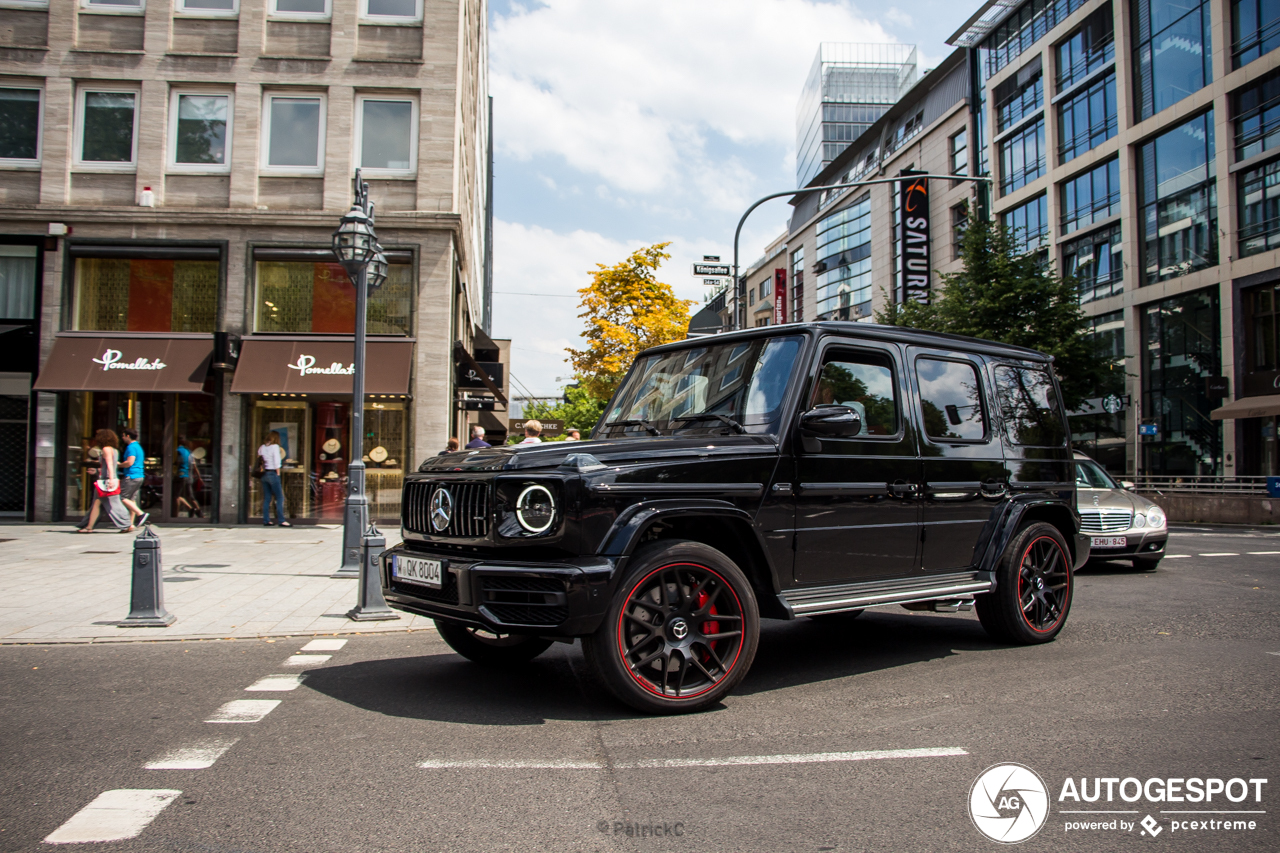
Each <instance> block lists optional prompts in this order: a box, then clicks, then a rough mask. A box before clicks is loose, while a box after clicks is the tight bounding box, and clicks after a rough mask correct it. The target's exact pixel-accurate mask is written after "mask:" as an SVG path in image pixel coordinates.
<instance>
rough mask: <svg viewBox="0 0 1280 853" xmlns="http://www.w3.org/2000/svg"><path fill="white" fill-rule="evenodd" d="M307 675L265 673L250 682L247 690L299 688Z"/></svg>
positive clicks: (272, 690)
mask: <svg viewBox="0 0 1280 853" xmlns="http://www.w3.org/2000/svg"><path fill="white" fill-rule="evenodd" d="M304 678H306V676H305V675H264V676H263V677H262V678H259V679H258V680H257V681H255V682H253V684H250V685H249V686H248V687H246V688H245V690H255V691H262V692H268V691H271V692H274V691H279V690H297V689H298V685H300V684H302V679H304Z"/></svg>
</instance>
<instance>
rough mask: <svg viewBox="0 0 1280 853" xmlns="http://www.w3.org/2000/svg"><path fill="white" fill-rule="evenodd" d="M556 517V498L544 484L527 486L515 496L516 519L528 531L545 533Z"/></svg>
mask: <svg viewBox="0 0 1280 853" xmlns="http://www.w3.org/2000/svg"><path fill="white" fill-rule="evenodd" d="M555 519H556V500H555V498H554V497H552V496H551V490H550V489H548V488H547V487H546V486H527V487H526V488H525V490H524V491H522V492H521V493H520V497H518V498H516V520H517V521H519V522H520V526H521V527H523V528H524V529H525V530H527V531H529V532H530V533H546V532H547V530H548V529H549V528H550V527H551V523H552V522H553V521H555Z"/></svg>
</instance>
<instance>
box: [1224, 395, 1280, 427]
mask: <svg viewBox="0 0 1280 853" xmlns="http://www.w3.org/2000/svg"><path fill="white" fill-rule="evenodd" d="M1272 415H1280V394H1270V395H1268V396H1266V397H1241V398H1240V399H1239V400H1233V401H1232V402H1230V403H1227V404H1226V405H1225V406H1223V407H1222V408H1220V409H1214V410H1213V411H1212V412H1210V413H1209V417H1211V418H1213V419H1214V420H1215V421H1226V420H1231V419H1233V418H1269V417H1271V416H1272Z"/></svg>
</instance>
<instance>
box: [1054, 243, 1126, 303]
mask: <svg viewBox="0 0 1280 853" xmlns="http://www.w3.org/2000/svg"><path fill="white" fill-rule="evenodd" d="M1058 253H1059V254H1060V255H1061V256H1062V274H1063V275H1065V276H1071V277H1073V278H1075V280H1076V289H1077V290H1078V292H1079V293H1080V302H1081V303H1085V302H1092V301H1094V300H1095V299H1102V298H1104V297H1107V296H1114V295H1115V294H1117V293H1123V292H1124V258H1123V256H1122V255H1123V251H1122V244H1121V242H1120V225H1119V223H1117V224H1115V225H1112V226H1111V227H1110V228H1104V229H1102V230H1101V231H1095V232H1093V233H1092V234H1088V235H1086V236H1084V237H1081V238H1079V239H1077V240H1072V241H1070V242H1069V243H1063V244H1062V245H1060V246H1059V247H1058Z"/></svg>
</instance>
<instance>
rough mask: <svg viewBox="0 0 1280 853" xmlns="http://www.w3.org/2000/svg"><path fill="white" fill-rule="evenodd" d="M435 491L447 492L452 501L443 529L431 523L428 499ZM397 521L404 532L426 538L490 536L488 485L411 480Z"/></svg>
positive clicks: (406, 485) (405, 489) (406, 486)
mask: <svg viewBox="0 0 1280 853" xmlns="http://www.w3.org/2000/svg"><path fill="white" fill-rule="evenodd" d="M438 489H448V490H449V495H450V497H452V498H453V514H452V516H451V517H450V518H449V525H448V526H447V527H446V528H445V529H444V530H436V529H435V527H434V526H432V524H431V498H432V496H433V495H434V494H435V493H436V491H437V490H438ZM400 520H401V521H402V522H403V523H404V528H405V530H409V531H411V532H413V533H422V534H426V535H429V536H456V537H458V538H464V537H465V538H477V537H482V536H488V535H489V484H488V483H424V482H420V481H410V482H408V483H405V487H404V506H403V507H402V509H401V515H400Z"/></svg>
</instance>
